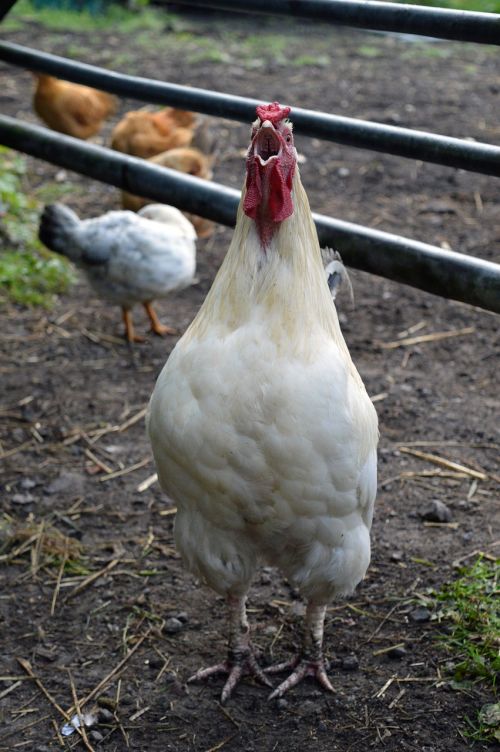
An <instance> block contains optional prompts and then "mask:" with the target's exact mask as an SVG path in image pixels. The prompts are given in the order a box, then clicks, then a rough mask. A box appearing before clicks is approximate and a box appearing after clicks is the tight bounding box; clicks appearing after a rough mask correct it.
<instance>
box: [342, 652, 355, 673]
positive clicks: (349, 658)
mask: <svg viewBox="0 0 500 752" xmlns="http://www.w3.org/2000/svg"><path fill="white" fill-rule="evenodd" d="M358 668H359V660H358V659H357V657H356V656H355V655H346V657H345V658H343V659H342V669H343V670H344V671H357V670H358Z"/></svg>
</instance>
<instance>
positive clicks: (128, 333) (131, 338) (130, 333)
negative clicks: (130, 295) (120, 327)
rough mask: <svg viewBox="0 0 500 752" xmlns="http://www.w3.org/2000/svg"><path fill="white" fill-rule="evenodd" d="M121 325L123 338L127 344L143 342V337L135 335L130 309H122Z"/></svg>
mask: <svg viewBox="0 0 500 752" xmlns="http://www.w3.org/2000/svg"><path fill="white" fill-rule="evenodd" d="M122 315H123V323H124V324H125V338H126V340H127V342H144V340H145V337H142V336H141V335H140V334H136V333H135V329H134V324H133V322H132V313H131V311H130V308H122Z"/></svg>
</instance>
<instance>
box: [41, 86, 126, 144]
mask: <svg viewBox="0 0 500 752" xmlns="http://www.w3.org/2000/svg"><path fill="white" fill-rule="evenodd" d="M34 76H35V79H36V82H37V83H36V88H35V93H34V96H33V109H34V110H35V112H36V114H37V115H38V116H39V118H40V119H41V120H43V121H44V122H45V123H46V124H47V125H48V126H49V127H50V128H52V129H53V130H55V131H59V133H66V134H67V135H68V136H73V137H75V138H80V139H84V140H85V139H87V138H90V137H91V136H95V134H96V133H98V132H99V131H100V130H101V128H102V126H103V124H104V121H105V120H106V118H108V117H110V115H112V114H113V113H114V112H115V110H116V99H115V97H113V96H112V95H111V94H107V93H106V92H104V91H98V90H97V89H92V88H90V87H89V86H81V85H80V84H74V83H72V82H70V81H61V80H60V79H58V78H54V76H48V75H45V74H42V73H37V74H34Z"/></svg>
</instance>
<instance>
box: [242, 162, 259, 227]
mask: <svg viewBox="0 0 500 752" xmlns="http://www.w3.org/2000/svg"><path fill="white" fill-rule="evenodd" d="M246 189H247V190H246V194H245V199H244V201H243V211H244V212H245V214H246V215H247V217H251V218H252V219H256V217H257V210H258V208H259V206H260V204H261V201H262V181H261V176H260V170H259V167H258V165H257V160H252V161H251V162H249V163H248V164H247V180H246Z"/></svg>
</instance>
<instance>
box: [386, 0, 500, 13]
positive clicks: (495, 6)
mask: <svg viewBox="0 0 500 752" xmlns="http://www.w3.org/2000/svg"><path fill="white" fill-rule="evenodd" d="M397 2H401V0H397ZM405 2H406V3H407V4H408V5H430V6H431V7H434V8H450V10H474V11H477V12H478V13H500V0H405Z"/></svg>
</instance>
